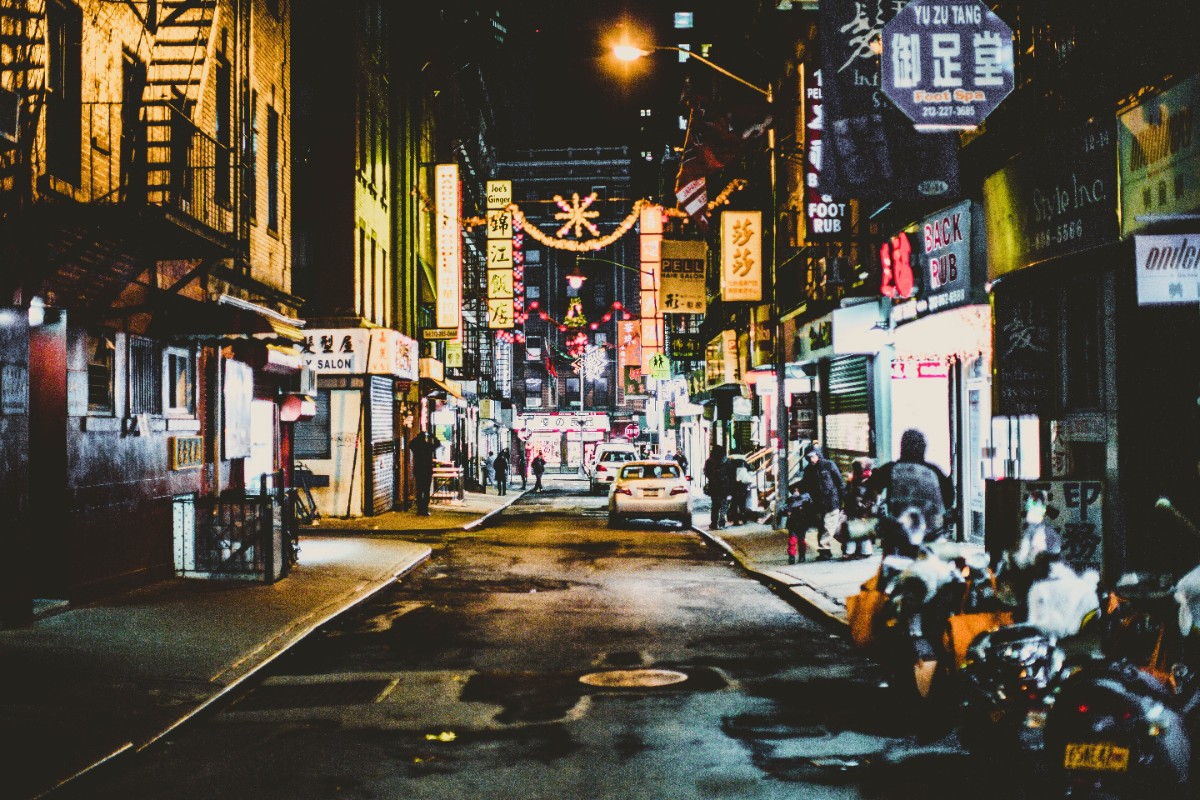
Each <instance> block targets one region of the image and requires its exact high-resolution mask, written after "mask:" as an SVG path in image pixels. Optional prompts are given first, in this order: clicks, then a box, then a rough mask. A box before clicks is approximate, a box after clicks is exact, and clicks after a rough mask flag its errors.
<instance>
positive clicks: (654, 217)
mask: <svg viewBox="0 0 1200 800" xmlns="http://www.w3.org/2000/svg"><path fill="white" fill-rule="evenodd" d="M639 222H640V225H639V231H640V237H639V238H640V239H641V273H642V279H641V311H642V361H641V368H642V371H643V372H648V371H649V369H650V357H651V356H652V355H654V354H655V353H661V352H663V338H664V337H663V312H662V306H661V304H660V301H659V293H660V291H661V285H660V283H659V281H660V275H661V268H662V238H663V237H662V230H663V227H662V207H661V206H647V207H645V208H643V209H642V212H641V216H640V219H639Z"/></svg>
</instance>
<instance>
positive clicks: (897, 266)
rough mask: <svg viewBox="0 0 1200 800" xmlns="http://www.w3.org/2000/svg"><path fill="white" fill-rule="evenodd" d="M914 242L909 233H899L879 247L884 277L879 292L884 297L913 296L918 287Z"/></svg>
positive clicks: (900, 297) (901, 297)
mask: <svg viewBox="0 0 1200 800" xmlns="http://www.w3.org/2000/svg"><path fill="white" fill-rule="evenodd" d="M912 253H913V250H912V242H910V241H909V239H908V234H906V233H898V234H896V235H895V236H893V237H892V238H891V239H889V240H888V241H886V242H884V243H883V244H882V245H880V247H879V262H880V265H881V266H882V270H881V273H882V279H881V280H880V283H879V293H880V294H882V295H883V296H884V297H895V298H899V299H903V298H906V297H912V296H913V291H914V290H915V289H916V275H915V274H914V273H913V258H912Z"/></svg>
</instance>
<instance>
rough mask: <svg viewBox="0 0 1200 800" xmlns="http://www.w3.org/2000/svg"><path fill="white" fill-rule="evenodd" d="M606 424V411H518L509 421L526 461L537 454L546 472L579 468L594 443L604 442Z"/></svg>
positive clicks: (569, 470)
mask: <svg viewBox="0 0 1200 800" xmlns="http://www.w3.org/2000/svg"><path fill="white" fill-rule="evenodd" d="M609 426H610V423H609V418H608V414H605V413H603V412H600V411H582V412H579V411H572V412H563V413H548V414H520V415H517V417H516V418H515V419H514V420H513V429H514V430H515V431H516V432H517V437H518V438H519V439H522V440H523V441H524V442H525V448H526V450H527V451H528V453H529V461H530V463H532V462H533V459H534V457H535V456H539V455H540V456H541V457H542V459H543V460H544V461H545V462H546V469H547V471H550V472H573V471H576V470H578V469H580V468H581V467H582V466H583V464H584V459H585V457H587V456H590V455H591V453H592V452H593V451H594V450H595V448H596V445H597V444H599V443H601V442H605V441H608V439H609V437H610V428H609Z"/></svg>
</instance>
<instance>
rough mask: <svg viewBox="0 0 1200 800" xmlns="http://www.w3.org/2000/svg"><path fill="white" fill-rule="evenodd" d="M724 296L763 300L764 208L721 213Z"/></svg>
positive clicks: (741, 299)
mask: <svg viewBox="0 0 1200 800" xmlns="http://www.w3.org/2000/svg"><path fill="white" fill-rule="evenodd" d="M721 297H723V298H724V299H725V300H726V301H727V302H743V301H748V302H756V303H757V302H761V301H762V212H761V211H726V212H725V213H723V214H722V215H721Z"/></svg>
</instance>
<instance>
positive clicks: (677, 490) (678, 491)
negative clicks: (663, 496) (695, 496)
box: [671, 486, 687, 495]
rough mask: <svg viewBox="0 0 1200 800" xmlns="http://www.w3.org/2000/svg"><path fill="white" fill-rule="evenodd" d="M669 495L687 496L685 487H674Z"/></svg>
mask: <svg viewBox="0 0 1200 800" xmlns="http://www.w3.org/2000/svg"><path fill="white" fill-rule="evenodd" d="M671 494H673V495H675V494H687V487H685V486H676V487H675V488H674V489H672V490H671Z"/></svg>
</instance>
